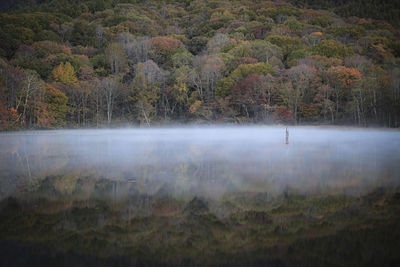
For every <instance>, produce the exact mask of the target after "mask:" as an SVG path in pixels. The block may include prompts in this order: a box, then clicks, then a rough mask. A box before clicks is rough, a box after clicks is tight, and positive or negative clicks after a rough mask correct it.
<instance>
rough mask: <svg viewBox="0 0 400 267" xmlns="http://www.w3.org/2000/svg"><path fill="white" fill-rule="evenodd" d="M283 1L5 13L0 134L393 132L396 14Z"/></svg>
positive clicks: (18, 4) (399, 72)
mask: <svg viewBox="0 0 400 267" xmlns="http://www.w3.org/2000/svg"><path fill="white" fill-rule="evenodd" d="M289 2H292V3H293V4H294V5H292V4H290V3H288V2H285V1H274V2H273V1H257V0H255V1H227V0H226V1H207V0H200V1H189V0H186V1H168V0H165V1H135V0H131V1H129V0H126V1H123V0H84V1H77V0H74V1H67V0H49V1H46V0H44V1H30V2H29V3H28V4H27V3H26V1H18V0H17V1H8V2H4V4H3V6H2V8H3V10H8V11H7V12H3V13H0V40H1V42H0V55H1V59H0V128H1V129H7V130H9V129H19V128H62V127H96V126H106V125H139V124H140V125H157V124H164V123H175V122H179V123H186V122H193V123H201V122H210V123H211V122H216V123H288V124H297V123H300V124H354V125H360V126H370V125H379V126H387V127H399V126H400V32H399V29H398V27H397V28H396V25H398V17H397V16H392V15H391V14H392V12H395V10H396V8H397V10H398V6H396V5H397V4H396V3H393V4H387V3H386V2H385V1H382V5H383V6H382V9H379V10H381V11H379V10H377V9H375V13H376V14H375V15H374V14H372V13H368V12H364V11H362V10H363V9H362V8H358V6H357V3H359V2H360V1H356V0H354V1H342V2H343V3H340V4H338V3H336V4H335V5H333V6H332V3H331V2H332V1H306V0H304V1H294V0H293V1H289ZM325 2H326V3H325ZM319 3H322V4H319ZM324 3H325V4H324ZM378 3H380V1H370V2H368V5H366V6H365V7H368V6H369V5H378ZM388 3H389V2H388ZM309 7H310V8H318V7H321V8H327V9H326V10H316V9H306V8H309ZM347 7H348V9H346V8H347ZM328 8H330V9H329V10H328ZM340 10H353V11H351V12H350V11H349V12H347V11H346V12H347V13H346V12H345V11H343V12H342V11H340ZM382 10H383V11H382ZM334 12H336V13H334ZM357 12H358V13H357ZM371 12H372V10H371ZM338 14H341V15H343V16H344V17H340V16H339V15H338ZM354 14H357V15H359V16H362V17H364V18H358V17H354V16H351V15H354ZM369 17H373V18H375V19H372V18H369ZM377 19H387V20H388V21H390V23H393V25H395V26H393V25H392V24H390V23H389V22H387V21H384V20H377Z"/></svg>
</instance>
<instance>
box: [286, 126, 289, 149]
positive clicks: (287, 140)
mask: <svg viewBox="0 0 400 267" xmlns="http://www.w3.org/2000/svg"><path fill="white" fill-rule="evenodd" d="M286 144H287V145H288V144H289V131H288V129H287V127H286Z"/></svg>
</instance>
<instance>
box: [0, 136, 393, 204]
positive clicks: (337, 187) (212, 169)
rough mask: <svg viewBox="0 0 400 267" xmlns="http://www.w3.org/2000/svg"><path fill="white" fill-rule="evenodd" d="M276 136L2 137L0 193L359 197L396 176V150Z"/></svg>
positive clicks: (123, 195) (361, 144) (391, 181)
mask: <svg viewBox="0 0 400 267" xmlns="http://www.w3.org/2000/svg"><path fill="white" fill-rule="evenodd" d="M273 138H274V136H272V141H271V140H251V139H249V140H246V139H242V140H239V141H241V142H237V140H235V139H232V140H230V139H227V140H226V141H223V142H221V140H207V139H206V140H196V139H194V140H192V139H189V138H188V139H182V140H171V139H169V136H166V137H165V138H159V137H157V138H156V137H154V136H145V135H143V136H137V137H135V138H131V137H130V136H124V135H95V134H92V135H90V134H72V135H70V136H65V135H64V134H62V132H60V133H59V134H57V133H55V134H36V135H35V134H30V135H24V134H15V135H4V136H2V140H1V142H2V151H1V153H0V159H1V162H2V163H1V165H0V173H1V177H2V179H1V181H0V183H1V191H0V192H1V195H0V196H2V197H5V196H7V195H11V194H14V193H17V192H26V191H35V190H36V189H37V188H41V190H44V187H43V186H42V184H43V183H45V182H50V183H51V185H52V186H51V187H50V188H53V187H54V190H55V191H57V192H58V194H61V195H71V194H73V193H74V194H77V192H80V193H79V194H80V196H81V197H83V195H86V196H89V195H91V194H92V193H93V192H94V191H96V190H97V189H96V186H98V184H99V183H100V184H101V183H106V184H107V183H111V184H112V187H113V189H112V192H113V196H114V198H115V199H118V198H119V197H125V196H127V195H129V194H133V193H134V194H136V193H140V194H148V195H155V194H157V193H158V192H159V191H160V190H161V189H163V190H166V191H169V193H170V194H174V195H180V196H184V195H193V194H196V195H204V196H209V197H217V196H219V195H221V194H223V193H226V192H247V191H249V192H270V193H274V192H276V193H279V192H281V191H282V190H284V189H285V188H287V187H291V188H295V189H296V190H299V191H301V192H328V191H329V192H344V193H357V192H360V191H362V190H363V188H365V189H369V188H371V187H373V186H375V185H376V184H378V185H384V184H391V183H396V179H398V172H396V170H397V169H396V168H397V165H396V159H398V158H399V155H398V154H391V153H393V149H392V150H390V149H389V150H386V152H385V151H380V150H377V145H376V144H371V145H368V144H367V143H362V142H358V143H357V142H355V143H350V142H348V143H339V144H334V143H321V142H314V143H313V142H308V143H307V142H301V140H299V141H298V142H296V140H295V139H294V141H293V142H292V143H291V144H290V145H289V146H286V145H284V144H283V142H282V143H278V142H274V139H273ZM382 150H384V148H382ZM100 181H102V182H100ZM104 181H107V182H104ZM107 186H111V185H107ZM101 192H102V191H101V190H100V191H99V190H97V191H96V194H98V195H101V194H102V193H101ZM103 193H104V194H109V192H108V191H107V193H106V192H103Z"/></svg>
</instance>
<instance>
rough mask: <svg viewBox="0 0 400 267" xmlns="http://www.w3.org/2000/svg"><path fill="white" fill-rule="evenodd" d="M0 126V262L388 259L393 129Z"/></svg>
mask: <svg viewBox="0 0 400 267" xmlns="http://www.w3.org/2000/svg"><path fill="white" fill-rule="evenodd" d="M288 131H289V142H288V144H287V143H286V133H285V132H286V129H285V127H280V126H275V127H266V126H251V127H250V126H247V127H244V126H242V127H233V126H226V127H222V126H220V127H211V126H210V127H180V128H172V127H171V128H138V129H90V130H54V131H22V132H5V133H1V134H0V147H1V150H0V265H1V266H160V265H162V266H260V265H261V266H324V265H326V264H327V263H335V264H337V265H338V266H345V265H354V266H357V265H359V266H376V265H380V266H390V265H393V266H396V265H398V264H397V263H400V258H399V255H400V243H399V242H400V241H399V240H400V231H399V229H400V165H399V162H400V132H399V131H397V130H389V129H359V128H344V127H335V128H334V127H289V128H288Z"/></svg>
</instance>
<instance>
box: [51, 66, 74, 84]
mask: <svg viewBox="0 0 400 267" xmlns="http://www.w3.org/2000/svg"><path fill="white" fill-rule="evenodd" d="M52 75H53V79H54V81H56V82H60V83H63V84H76V83H77V81H78V79H77V78H76V75H75V70H74V67H72V65H71V63H69V62H66V63H61V64H60V65H58V66H57V67H55V68H54V69H53V71H52Z"/></svg>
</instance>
